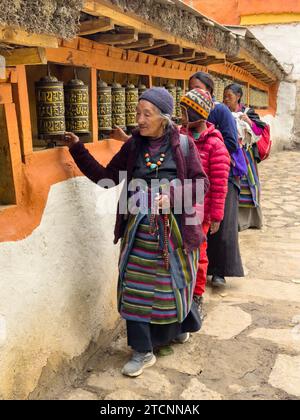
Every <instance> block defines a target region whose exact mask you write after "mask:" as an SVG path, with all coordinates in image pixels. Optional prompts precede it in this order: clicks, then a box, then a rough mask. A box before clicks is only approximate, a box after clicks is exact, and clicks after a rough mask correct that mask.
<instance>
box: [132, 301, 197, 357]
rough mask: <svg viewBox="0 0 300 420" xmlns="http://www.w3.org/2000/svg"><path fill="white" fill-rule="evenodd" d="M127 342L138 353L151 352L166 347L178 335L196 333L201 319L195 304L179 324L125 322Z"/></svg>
mask: <svg viewBox="0 0 300 420" xmlns="http://www.w3.org/2000/svg"><path fill="white" fill-rule="evenodd" d="M126 325H127V341H128V345H129V346H130V347H132V348H133V350H135V351H138V352H142V353H144V352H148V351H153V349H154V348H156V347H161V346H166V345H168V344H170V343H171V342H172V340H174V338H176V337H177V336H178V335H179V334H183V333H186V332H196V331H199V330H200V328H201V319H200V316H199V312H198V309H197V306H196V305H195V303H194V302H193V303H192V306H191V310H190V312H189V313H188V315H187V317H186V318H185V320H184V321H183V322H182V323H181V324H180V323H178V322H174V323H173V324H165V325H158V324H150V323H147V322H141V321H126Z"/></svg>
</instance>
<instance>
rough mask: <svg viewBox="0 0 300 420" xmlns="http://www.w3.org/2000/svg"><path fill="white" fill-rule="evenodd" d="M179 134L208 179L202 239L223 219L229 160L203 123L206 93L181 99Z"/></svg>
mask: <svg viewBox="0 0 300 420" xmlns="http://www.w3.org/2000/svg"><path fill="white" fill-rule="evenodd" d="M180 105H181V108H182V125H183V128H182V130H181V131H182V133H188V134H189V135H190V136H192V137H193V139H194V142H195V145H196V148H197V150H198V152H199V155H200V158H201V163H202V166H203V169H204V171H205V173H206V175H207V176H208V179H209V182H210V188H209V191H208V193H207V194H206V196H205V200H204V220H203V224H202V229H203V232H204V233H205V235H207V233H208V231H209V230H210V233H211V234H214V233H216V232H217V231H218V230H219V227H220V223H221V221H222V220H223V217H224V207H225V200H226V195H227V190H228V176H229V170H230V156H229V153H228V151H227V148H226V146H225V144H224V140H223V137H222V134H221V133H220V132H219V131H218V130H216V129H215V126H214V125H213V124H211V123H209V122H207V118H208V116H209V114H210V111H211V109H212V108H213V101H212V98H211V95H210V93H209V92H207V91H205V90H202V89H193V90H191V91H189V92H188V93H187V94H186V95H185V96H183V97H182V98H181V101H180ZM206 251H207V241H205V242H204V243H203V244H202V245H201V247H200V259H199V265H198V272H197V280H196V287H195V290H194V301H195V302H196V303H197V305H198V308H199V312H200V315H201V316H202V317H203V312H202V304H203V297H202V296H203V294H204V292H205V285H206V274H207V268H208V258H207V252H206Z"/></svg>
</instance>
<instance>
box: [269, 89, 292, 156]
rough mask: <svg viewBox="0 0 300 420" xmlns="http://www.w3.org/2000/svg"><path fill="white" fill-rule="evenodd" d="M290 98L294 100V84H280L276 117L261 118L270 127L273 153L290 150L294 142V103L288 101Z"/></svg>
mask: <svg viewBox="0 0 300 420" xmlns="http://www.w3.org/2000/svg"><path fill="white" fill-rule="evenodd" d="M290 98H296V84H294V83H290V82H282V83H281V84H280V86H279V90H278V102H277V112H276V116H275V117H273V115H266V116H264V117H262V120H263V121H265V122H266V123H268V124H269V125H270V129H271V138H272V151H273V152H276V151H279V150H282V149H283V148H290V147H291V146H292V142H293V140H294V135H293V132H294V123H295V109H296V102H295V101H290Z"/></svg>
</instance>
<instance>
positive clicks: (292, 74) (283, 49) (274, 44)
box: [249, 23, 300, 150]
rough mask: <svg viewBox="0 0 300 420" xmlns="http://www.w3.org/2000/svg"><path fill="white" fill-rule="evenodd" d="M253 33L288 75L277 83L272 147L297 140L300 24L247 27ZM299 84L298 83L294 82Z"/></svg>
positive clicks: (299, 112) (299, 137) (299, 98)
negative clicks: (277, 91) (283, 80)
mask: <svg viewBox="0 0 300 420" xmlns="http://www.w3.org/2000/svg"><path fill="white" fill-rule="evenodd" d="M249 29H250V30H251V32H253V34H254V35H255V36H256V37H257V38H258V39H259V40H260V41H261V42H262V43H263V45H264V46H265V47H266V48H267V49H268V50H269V51H270V52H271V53H272V54H273V55H274V56H275V57H276V58H277V60H278V61H279V62H280V64H281V65H282V66H283V67H284V68H285V70H286V72H287V73H288V77H287V78H286V81H285V82H282V83H281V84H280V88H279V93H278V102H277V105H278V108H277V114H276V118H275V120H274V121H273V122H272V127H273V133H274V145H275V149H277V150H279V149H280V148H281V149H282V147H284V146H285V147H290V146H291V144H292V142H295V143H300V132H299V127H298V126H297V121H298V120H299V119H300V97H299V92H300V91H299V89H298V94H297V85H296V83H297V81H299V80H300V41H299V40H300V23H291V24H281V25H279V24H277V25H274V24H273V25H258V26H249ZM298 84H299V82H298Z"/></svg>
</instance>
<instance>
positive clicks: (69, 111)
mask: <svg viewBox="0 0 300 420" xmlns="http://www.w3.org/2000/svg"><path fill="white" fill-rule="evenodd" d="M65 107H66V129H67V131H72V132H73V133H76V134H84V133H89V128H90V123H89V88H88V86H87V85H85V84H84V83H83V81H82V80H79V79H72V80H70V81H69V82H68V83H67V85H66V86H65Z"/></svg>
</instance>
